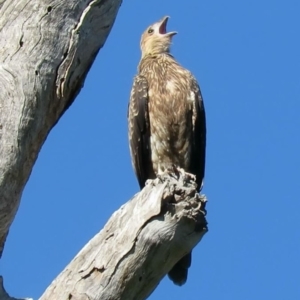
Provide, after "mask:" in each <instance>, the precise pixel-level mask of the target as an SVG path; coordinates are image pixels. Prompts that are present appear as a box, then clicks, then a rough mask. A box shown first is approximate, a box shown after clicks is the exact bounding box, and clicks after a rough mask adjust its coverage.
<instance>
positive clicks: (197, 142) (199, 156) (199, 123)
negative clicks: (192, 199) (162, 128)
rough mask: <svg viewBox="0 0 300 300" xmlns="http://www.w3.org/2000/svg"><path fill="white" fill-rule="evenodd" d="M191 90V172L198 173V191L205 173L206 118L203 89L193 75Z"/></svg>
mask: <svg viewBox="0 0 300 300" xmlns="http://www.w3.org/2000/svg"><path fill="white" fill-rule="evenodd" d="M191 92H192V93H193V94H194V97H193V98H194V104H193V141H192V142H193V147H192V153H191V173H193V174H195V175H196V182H197V184H198V191H200V190H201V189H202V185H203V179H204V173H205V147H206V118H205V109H204V103H203V98H202V94H201V90H200V87H199V85H198V83H197V80H196V79H195V78H194V77H193V76H192V78H191Z"/></svg>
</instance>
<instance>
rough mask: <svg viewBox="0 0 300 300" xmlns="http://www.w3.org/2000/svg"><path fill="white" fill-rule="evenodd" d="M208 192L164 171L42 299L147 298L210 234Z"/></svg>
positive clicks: (114, 218) (112, 220)
mask: <svg viewBox="0 0 300 300" xmlns="http://www.w3.org/2000/svg"><path fill="white" fill-rule="evenodd" d="M205 203H206V198H205V196H203V195H202V196H200V195H199V194H197V192H196V183H195V182H194V181H193V180H191V178H190V177H187V176H186V175H182V174H181V175H180V177H179V180H177V179H175V178H173V177H170V176H168V175H165V176H164V177H161V178H159V179H156V180H154V181H149V183H148V184H147V185H146V187H145V188H144V189H143V190H142V191H141V192H140V193H138V194H136V195H135V196H134V197H133V198H132V199H131V200H130V201H128V202H127V203H126V204H125V205H123V206H122V207H121V208H120V209H119V210H118V211H116V212H115V213H114V214H113V215H112V216H111V218H110V219H109V221H108V222H107V224H106V225H105V227H104V228H103V229H102V230H101V231H100V232H99V233H98V234H97V235H96V236H95V237H94V238H93V239H91V240H90V242H89V243H88V244H87V245H85V246H84V248H83V249H82V250H81V251H80V252H79V253H78V254H77V256H76V257H75V258H74V259H73V260H72V261H71V262H70V264H69V265H68V266H67V267H66V268H65V269H64V271H62V273H61V274H60V275H59V276H58V277H57V278H56V279H55V280H54V281H53V282H52V284H51V285H50V286H49V287H48V288H47V290H46V291H45V293H44V294H43V295H42V297H41V298H40V300H51V299H53V300H54V299H55V300H56V299H72V300H79V299H80V300H100V299H101V300H106V299H110V300H113V299H116V300H117V299H126V300H130V299H135V300H138V299H145V298H147V297H148V296H149V295H150V294H151V293H152V291H153V290H154V289H155V287H156V286H157V285H158V284H159V282H160V280H161V279H162V278H163V277H164V276H165V275H166V274H167V273H168V272H169V271H170V269H171V268H172V267H173V266H174V265H175V263H176V262H177V261H178V260H179V259H180V258H182V257H183V256H184V255H185V254H187V253H188V252H190V251H191V250H192V249H193V248H194V247H195V246H196V244H197V243H198V242H199V241H200V240H201V238H202V236H203V235H204V234H205V233H206V231H207V227H206V224H207V223H206V220H205V217H204V215H205Z"/></svg>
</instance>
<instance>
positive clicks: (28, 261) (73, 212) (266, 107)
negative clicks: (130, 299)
mask: <svg viewBox="0 0 300 300" xmlns="http://www.w3.org/2000/svg"><path fill="white" fill-rule="evenodd" d="M299 11H300V2H299V0H294V1H292V0H287V1H278V0H265V1H258V0H252V1H240V0H235V1H234V0H228V1H224V0H216V1H199V0H189V1H185V2H183V1H174V0H165V1H161V0H152V1H124V3H123V5H122V6H121V8H120V11H119V15H118V17H117V20H116V23H115V25H114V27H113V29H112V31H111V34H110V36H109V38H108V40H107V43H106V44H105V46H104V48H103V49H102V50H101V51H100V53H99V55H98V57H97V59H96V61H95V63H94V65H93V68H92V69H91V71H90V73H89V75H88V77H87V80H86V82H85V86H84V88H83V90H82V91H81V93H80V95H79V96H78V97H77V99H76V101H75V103H74V104H73V105H72V107H71V108H70V109H69V110H68V111H67V113H66V114H65V115H64V116H63V118H62V119H61V120H60V122H59V123H58V124H57V125H56V127H55V128H54V129H53V130H52V132H51V134H50V135H49V137H48V139H47V141H46V143H45V145H44V146H43V148H42V151H41V152H40V155H39V158H38V161H37V163H36V165H35V167H34V169H33V172H32V174H31V177H30V179H29V182H28V184H27V186H26V188H25V191H24V194H23V198H22V203H21V206H20V209H19V211H18V214H17V216H16V218H15V221H14V223H13V226H12V227H11V230H10V233H9V237H8V240H7V243H6V247H5V251H4V254H3V258H2V262H1V273H2V274H3V275H4V276H5V278H4V279H5V286H6V288H7V290H8V291H9V292H10V293H11V294H12V295H13V296H15V297H17V296H31V297H34V298H35V299H36V298H38V297H39V296H40V295H41V294H42V292H43V291H44V290H45V288H46V287H47V286H48V285H49V284H50V283H51V281H52V280H53V279H54V278H55V277H56V276H57V275H58V274H59V273H60V272H61V271H62V270H63V268H64V267H65V266H66V265H67V264H68V263H69V261H70V260H71V259H72V258H73V257H74V256H75V255H76V254H77V252H78V251H79V250H80V249H81V248H82V247H83V246H84V245H85V244H86V243H87V241H88V240H89V239H90V238H92V237H93V236H94V235H95V234H96V233H97V232H98V231H99V230H100V229H101V228H102V227H103V225H104V224H105V223H106V221H107V220H108V218H109V217H110V215H111V214H112V213H113V212H114V211H115V210H117V209H118V208H119V207H120V206H121V205H122V204H123V203H125V202H126V201H127V200H128V199H130V198H131V196H132V195H133V194H135V193H136V192H137V191H138V184H137V181H136V178H135V176H134V173H133V171H132V167H131V161H130V156H129V150H128V141H127V119H126V116H127V103H128V97H129V92H130V88H131V84H132V78H133V76H134V75H135V73H136V67H137V63H138V61H139V58H140V50H139V41H140V35H141V33H142V31H143V30H144V29H145V28H146V27H147V26H148V25H149V24H151V23H152V22H154V21H157V20H158V19H160V18H161V17H162V16H164V15H170V16H171V19H170V21H169V26H168V28H169V29H170V30H176V31H178V35H177V36H175V37H174V43H173V54H174V55H175V57H176V58H177V59H178V60H179V61H180V62H181V64H182V65H184V66H185V67H186V68H188V69H190V70H191V71H192V72H193V73H194V74H195V76H196V77H197V79H198V80H199V83H200V85H201V89H202V93H203V96H204V101H205V106H206V112H207V127H208V140H207V165H206V180H205V187H204V192H205V194H206V195H207V196H208V199H209V203H208V205H207V210H208V215H207V218H208V222H209V232H208V234H207V235H206V236H205V237H204V239H203V240H202V242H201V243H200V244H199V245H198V246H197V247H196V248H195V250H194V252H193V264H192V267H191V269H190V272H189V279H188V282H187V284H186V285H185V286H183V287H177V286H174V285H173V284H172V283H171V282H170V281H169V280H168V278H165V279H164V280H162V282H161V283H160V285H159V286H158V288H157V289H156V290H155V292H154V293H153V294H152V295H151V297H150V299H153V300H159V299H172V300H175V299H178V300H179V299H180V300H181V299H206V300H215V299H230V300H241V299H243V300H248V299H249V300H250V299H251V300H253V299H258V300H260V299H263V300H264V299H272V300H275V299H276V300H283V299H284V300H286V299H287V300H289V299H291V300H293V299H300V283H299V279H300V271H299V270H300V233H299V228H300V213H299V212H300V176H299V175H300V174H299V173H300V158H299V157H300V139H299V131H300V118H299V112H300V72H299V70H300V59H299V55H300V42H299V30H300V20H299ZM116 185H117V187H116Z"/></svg>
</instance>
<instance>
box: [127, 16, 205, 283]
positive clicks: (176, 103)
mask: <svg viewBox="0 0 300 300" xmlns="http://www.w3.org/2000/svg"><path fill="white" fill-rule="evenodd" d="M168 20H169V16H165V17H163V18H162V19H160V20H159V21H158V22H156V23H154V24H152V25H150V26H149V27H148V28H147V29H146V30H145V31H144V33H143V34H142V37H141V42H140V48H141V60H140V62H139V65H138V74H137V75H136V76H135V77H134V80H133V85H132V89H131V93H130V100H129V104H128V136H129V148H130V154H131V160H132V165H133V169H134V171H135V174H136V177H137V180H138V183H139V186H140V189H143V187H144V186H145V183H146V181H147V180H148V179H155V178H156V177H158V176H159V175H160V174H163V173H164V172H166V171H168V170H170V169H172V168H174V167H176V168H180V169H183V170H184V171H185V172H188V173H191V174H193V175H195V177H196V183H197V191H198V192H200V190H201V189H202V185H203V179H204V173H205V147H206V117H205V109H204V103H203V98H202V94H201V90H200V87H199V84H198V82H197V80H196V78H195V77H194V76H193V75H192V73H191V72H190V71H189V70H187V69H185V68H184V67H182V66H181V65H180V64H179V63H178V62H177V61H176V59H175V58H174V56H173V55H172V54H171V53H170V48H171V44H172V39H173V37H174V36H175V35H176V34H177V32H176V31H171V32H167V23H168ZM191 257H192V256H191V252H190V253H188V254H186V255H185V256H184V257H182V258H181V259H180V260H179V261H178V262H177V263H176V264H175V265H174V267H173V268H172V269H171V270H170V271H169V273H168V276H169V278H170V279H171V280H172V281H173V282H174V284H176V285H179V286H181V285H183V284H184V283H185V282H186V280H187V276H188V269H189V267H190V265H191Z"/></svg>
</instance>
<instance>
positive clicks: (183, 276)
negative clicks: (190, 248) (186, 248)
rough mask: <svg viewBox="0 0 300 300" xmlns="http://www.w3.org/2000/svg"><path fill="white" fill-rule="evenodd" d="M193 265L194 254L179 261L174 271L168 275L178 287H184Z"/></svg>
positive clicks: (189, 254)
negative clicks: (189, 269)
mask: <svg viewBox="0 0 300 300" xmlns="http://www.w3.org/2000/svg"><path fill="white" fill-rule="evenodd" d="M191 263H192V252H190V253H188V254H187V255H185V256H184V257H183V258H181V259H180V261H178V262H177V263H176V264H175V266H174V267H173V268H172V270H171V271H170V272H169V273H168V276H169V278H170V279H171V280H172V281H173V283H174V284H176V285H179V286H181V285H184V284H185V282H186V280H187V276H188V268H189V267H190V266H191Z"/></svg>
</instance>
